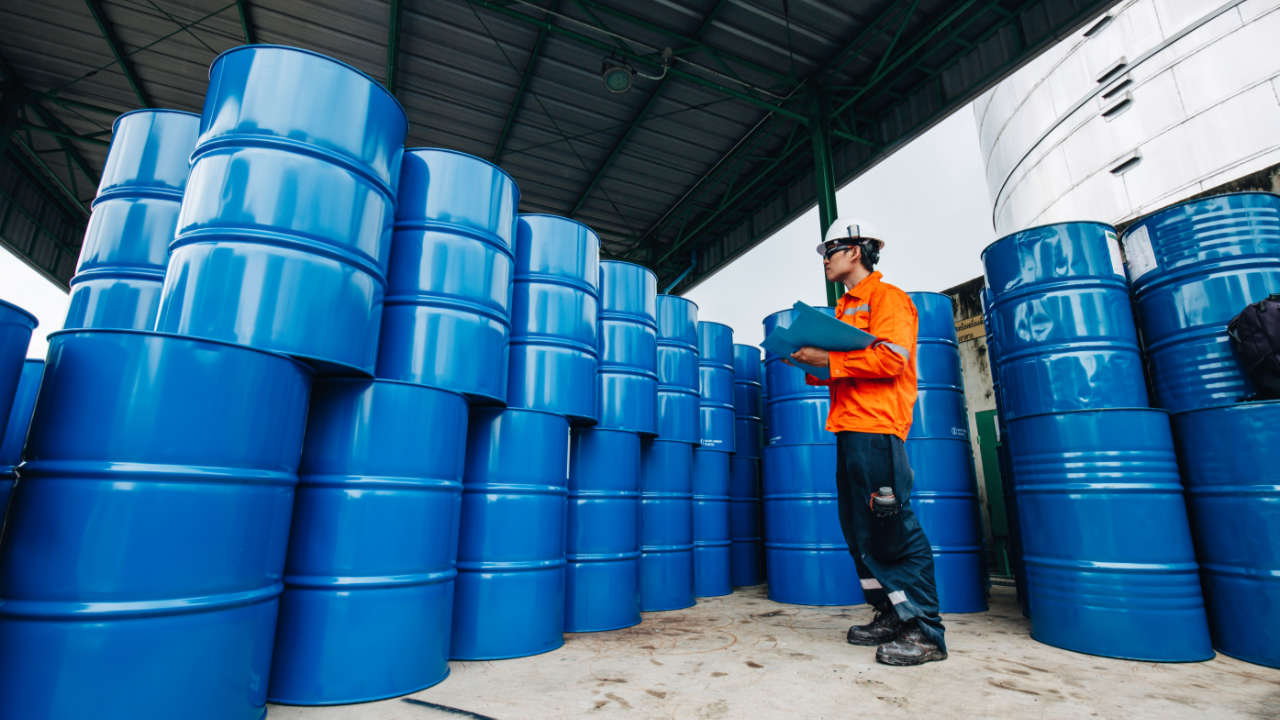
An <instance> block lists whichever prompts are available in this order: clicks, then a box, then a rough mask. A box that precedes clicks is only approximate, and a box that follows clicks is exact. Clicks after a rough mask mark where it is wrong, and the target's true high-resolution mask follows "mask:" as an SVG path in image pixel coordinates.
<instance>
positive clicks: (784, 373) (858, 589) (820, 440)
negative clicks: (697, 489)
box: [762, 308, 863, 605]
mask: <svg viewBox="0 0 1280 720" xmlns="http://www.w3.org/2000/svg"><path fill="white" fill-rule="evenodd" d="M824 311H825V312H827V313H828V314H832V315H833V314H834V311H833V310H832V309H831V308H824ZM794 314H795V311H793V310H782V311H779V312H776V313H773V314H772V315H769V316H768V317H766V318H765V319H764V334H765V336H766V337H768V335H769V333H771V332H773V330H774V328H778V327H787V326H788V325H790V324H791V322H792V320H793V317H794ZM784 359H785V358H783V357H782V356H779V355H774V354H773V353H769V352H766V353H765V390H766V394H765V411H764V414H765V424H766V426H767V427H768V433H767V438H768V441H767V443H766V444H765V446H764V464H763V465H764V470H763V480H764V489H763V493H762V495H763V500H764V547H765V567H766V568H767V570H768V574H769V597H770V598H772V599H773V600H776V601H778V602H785V603H796V604H800V605H856V604H859V603H861V602H863V597H862V586H861V583H860V582H859V580H858V570H857V567H856V566H855V565H854V562H853V557H852V556H851V555H850V554H849V546H848V544H847V543H846V542H845V538H844V533H843V532H842V531H841V529H840V512H839V510H838V504H837V502H836V484H835V477H836V436H835V435H834V434H832V433H829V432H827V429H826V425H827V411H828V409H829V407H830V394H829V392H828V390H827V388H825V387H823V386H819V385H809V384H807V383H806V382H805V372H804V370H801V369H800V368H798V367H795V366H794V365H789V364H787V363H784V362H783V360H784Z"/></svg>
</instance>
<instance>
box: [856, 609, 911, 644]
mask: <svg viewBox="0 0 1280 720" xmlns="http://www.w3.org/2000/svg"><path fill="white" fill-rule="evenodd" d="M901 629H902V621H901V620H899V619H898V614H897V613H895V612H894V611H893V609H892V608H890V609H888V610H880V609H878V608H877V609H876V616H875V619H874V620H872V621H871V622H869V623H867V624H866V625H854V626H853V627H851V628H849V635H848V640H849V644H850V645H879V644H880V643H884V642H889V641H890V640H892V639H894V638H896V637H898V631H899V630H901Z"/></svg>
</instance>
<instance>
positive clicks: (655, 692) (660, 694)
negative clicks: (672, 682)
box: [645, 689, 667, 700]
mask: <svg viewBox="0 0 1280 720" xmlns="http://www.w3.org/2000/svg"><path fill="white" fill-rule="evenodd" d="M645 692H647V693H649V694H650V695H652V696H654V697H656V698H658V699H659V700H662V699H665V698H666V697H667V694H666V693H664V692H662V691H661V690H648V689H646V690H645Z"/></svg>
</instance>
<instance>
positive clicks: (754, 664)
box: [747, 660, 764, 668]
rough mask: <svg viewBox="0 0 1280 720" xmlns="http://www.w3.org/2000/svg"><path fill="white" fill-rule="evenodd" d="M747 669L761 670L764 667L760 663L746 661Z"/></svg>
mask: <svg viewBox="0 0 1280 720" xmlns="http://www.w3.org/2000/svg"><path fill="white" fill-rule="evenodd" d="M747 667H749V668H762V667H764V666H763V665H761V664H760V663H758V662H756V661H755V660H748V661H747Z"/></svg>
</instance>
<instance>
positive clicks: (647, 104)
mask: <svg viewBox="0 0 1280 720" xmlns="http://www.w3.org/2000/svg"><path fill="white" fill-rule="evenodd" d="M727 4H728V0H716V4H715V5H714V6H712V8H711V10H709V11H708V12H707V14H706V17H704V18H703V19H702V22H701V23H700V24H699V25H698V31H697V32H696V33H695V34H694V39H695V41H700V40H701V39H702V35H703V33H705V32H706V31H707V29H708V28H710V27H711V21H712V20H714V19H715V17H716V13H718V12H719V11H720V8H722V7H724V6H725V5H727ZM670 78H671V76H670V74H668V75H666V76H664V77H663V78H662V79H661V80H659V81H658V84H657V85H656V86H655V87H654V88H653V92H651V93H649V98H648V99H647V100H645V101H644V105H643V106H641V108H640V110H639V112H637V113H636V114H635V115H633V116H632V117H631V122H630V123H628V124H627V127H626V129H625V130H623V131H622V135H620V136H619V137H618V140H617V141H616V142H614V144H613V147H611V148H609V153H608V154H607V155H605V157H604V160H603V161H602V162H601V163H600V166H599V167H597V168H596V171H595V172H594V173H592V175H591V180H589V181H588V182H587V187H586V188H585V189H583V191H582V193H581V194H579V195H578V199H577V200H575V201H574V202H573V207H572V209H570V210H569V215H570V217H572V216H574V215H576V214H577V213H578V211H579V210H581V209H582V206H583V205H585V204H586V202H587V198H588V197H590V195H591V191H592V190H595V188H596V185H598V184H599V183H600V180H601V179H602V178H604V174H605V173H606V172H607V171H608V170H609V168H610V167H612V166H613V162H614V160H617V159H618V155H619V154H620V153H621V152H622V148H623V146H624V145H626V144H627V141H628V140H630V139H631V134H632V133H634V132H635V131H636V129H637V128H639V127H640V124H641V123H643V122H644V120H645V118H646V117H647V116H648V115H649V111H650V110H651V109H652V108H653V106H654V105H655V104H656V103H657V100H658V97H659V96H660V95H662V89H663V88H665V87H666V85H667V81H668V80H669V79H670Z"/></svg>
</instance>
